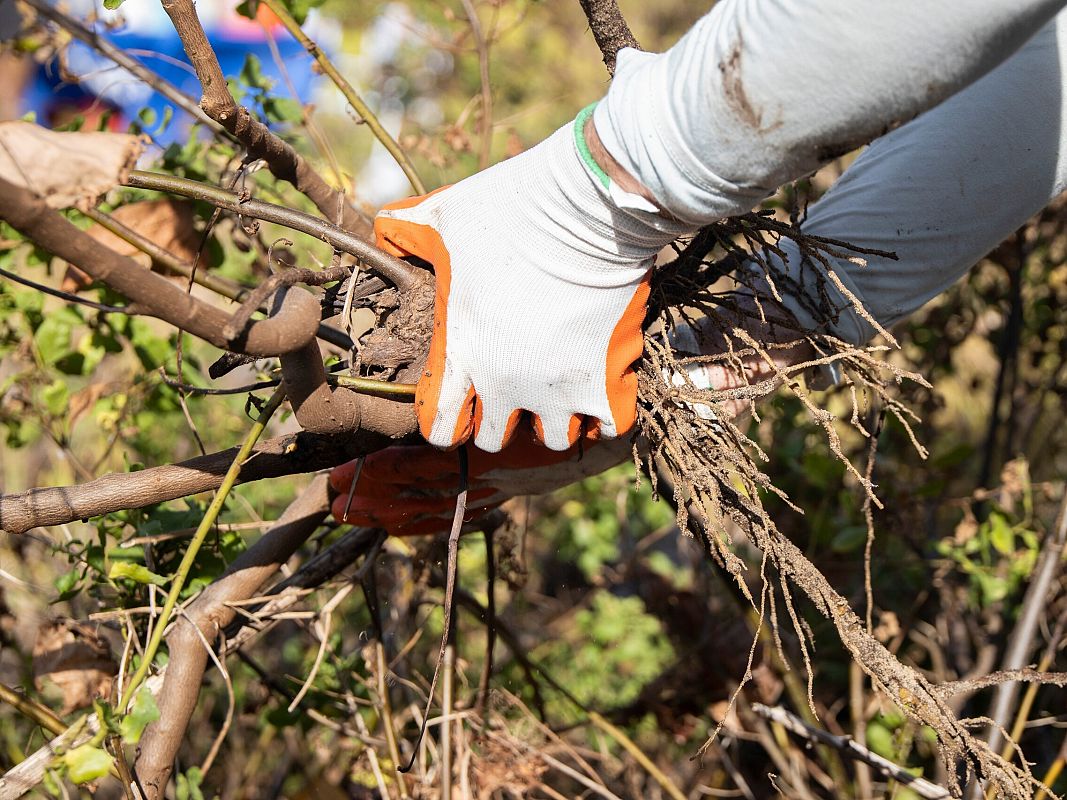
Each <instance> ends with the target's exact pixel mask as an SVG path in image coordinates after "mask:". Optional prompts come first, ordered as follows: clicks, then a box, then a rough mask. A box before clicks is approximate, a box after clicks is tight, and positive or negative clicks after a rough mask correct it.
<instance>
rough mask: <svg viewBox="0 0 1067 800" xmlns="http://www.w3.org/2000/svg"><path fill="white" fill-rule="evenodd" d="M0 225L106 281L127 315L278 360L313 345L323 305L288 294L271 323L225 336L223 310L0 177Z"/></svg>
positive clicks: (304, 296)
mask: <svg viewBox="0 0 1067 800" xmlns="http://www.w3.org/2000/svg"><path fill="white" fill-rule="evenodd" d="M0 219H3V220H6V221H7V222H8V223H10V224H11V226H12V227H14V228H15V229H16V230H18V231H19V232H20V233H22V234H23V235H25V236H26V237H27V238H29V239H31V240H32V241H33V242H35V243H36V244H38V245H40V246H41V247H43V248H44V249H45V250H47V251H48V252H49V253H52V254H53V255H56V256H59V257H60V258H62V259H64V260H66V261H68V262H70V263H71V264H74V265H75V266H77V267H79V268H80V269H82V270H84V271H85V272H86V273H88V274H89V275H91V276H92V277H94V278H96V279H97V280H100V281H103V282H104V283H106V284H107V285H108V286H110V287H111V288H113V289H114V290H115V291H117V292H119V293H120V294H123V295H125V296H126V297H128V298H129V299H130V300H131V301H132V302H133V307H132V308H130V309H129V313H141V314H147V315H149V316H153V317H158V318H159V319H162V320H165V321H167V322H169V323H171V324H173V325H175V326H177V327H179V328H181V329H182V330H186V331H189V332H190V333H192V334H193V335H194V336H198V337H200V338H201V339H204V340H205V341H208V342H210V343H211V344H213V345H215V346H216V347H220V348H222V349H225V350H235V351H237V352H243V353H248V354H250V355H263V356H274V355H279V354H281V353H287V352H292V351H294V350H299V349H301V348H302V347H304V346H305V345H307V344H308V343H309V342H312V341H313V340H314V337H315V334H316V333H317V331H318V327H319V319H320V312H319V303H318V300H316V299H315V297H314V296H313V295H311V294H310V293H309V292H306V291H304V290H302V289H290V290H289V291H288V292H287V293H286V294H285V296H284V298H283V299H282V300H281V302H280V303H279V304H278V307H277V310H276V313H275V315H274V316H273V317H271V318H269V319H265V320H258V321H255V322H253V323H251V324H250V325H249V326H248V327H247V328H246V329H245V331H244V332H243V333H242V335H241V338H240V340H239V341H232V342H231V341H229V340H227V339H226V337H225V336H224V334H223V331H224V330H225V328H226V323H227V321H228V320H229V318H230V315H229V314H227V313H226V312H225V311H223V310H222V309H220V308H216V307H215V306H212V305H210V304H208V303H206V302H204V301H203V300H200V299H198V298H195V297H193V296H192V295H190V294H187V293H185V292H183V291H182V290H181V289H180V288H179V287H177V286H175V285H174V284H173V283H172V282H171V281H168V280H167V279H166V278H164V277H162V276H161V275H157V274H156V273H154V272H151V271H150V270H147V269H145V268H144V267H142V266H141V265H140V264H138V263H137V262H136V261H134V260H133V259H131V258H128V257H127V256H123V255H120V254H119V253H116V252H115V251H114V250H111V249H110V248H108V247H106V246H104V245H103V244H101V243H100V242H98V241H96V240H95V239H94V238H92V237H91V236H89V235H88V234H87V233H84V232H83V231H81V230H79V229H78V228H77V227H75V226H74V225H73V224H71V223H70V222H69V221H67V219H66V218H65V217H63V216H62V215H61V214H59V213H58V212H56V211H53V210H52V209H50V208H49V207H48V205H47V203H46V202H45V201H44V200H43V199H41V198H39V197H37V196H36V195H35V194H34V193H33V192H32V191H30V190H29V189H25V188H22V187H19V186H16V185H15V184H13V183H11V182H10V181H7V180H5V179H4V178H2V177H0Z"/></svg>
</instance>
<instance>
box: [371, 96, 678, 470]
mask: <svg viewBox="0 0 1067 800" xmlns="http://www.w3.org/2000/svg"><path fill="white" fill-rule="evenodd" d="M589 113H591V109H586V111H584V112H582V114H580V115H579V117H578V119H576V120H575V122H574V123H572V124H569V125H566V126H564V127H563V128H561V129H559V130H558V131H556V132H555V133H554V134H552V136H550V137H549V138H548V139H546V140H545V141H543V142H541V144H539V145H537V146H536V147H534V148H532V149H531V150H528V151H526V152H525V153H522V154H521V155H518V156H516V157H514V158H511V159H509V160H507V161H504V162H501V163H499V164H497V165H495V166H493V167H491V168H489V169H487V170H485V171H484V172H481V173H479V174H477V175H474V176H472V177H470V178H468V179H466V180H464V181H462V182H460V183H458V184H456V185H455V186H452V187H448V188H445V189H442V190H439V191H437V192H434V193H432V194H430V195H427V196H425V197H418V198H411V199H408V200H405V201H402V202H400V203H396V204H393V205H391V206H387V207H386V208H385V209H384V210H383V211H382V212H381V213H380V214H379V215H378V218H377V219H376V220H375V224H374V230H375V234H376V236H377V240H378V244H379V246H380V247H383V248H384V249H386V250H388V251H390V252H392V253H394V254H396V255H400V256H405V255H414V256H418V257H420V258H422V259H425V260H426V261H428V262H430V263H431V264H432V265H433V267H434V271H435V273H436V277H437V299H436V305H435V309H434V332H433V339H432V341H431V345H430V355H429V359H428V361H427V363H426V368H425V371H424V372H423V375H422V377H421V379H420V380H419V383H418V390H417V393H416V400H415V402H416V411H417V414H418V418H419V425H420V428H421V430H422V433H423V435H424V436H425V437H426V438H427V439H428V440H429V441H430V443H432V444H434V445H437V446H439V447H451V446H454V445H457V444H459V443H460V442H463V441H465V440H466V439H468V438H469V437H470V436H471V434H472V433H473V434H474V436H475V444H476V445H477V446H478V447H479V448H481V449H483V450H487V451H490V452H496V451H498V450H500V449H501V447H502V446H503V445H505V444H506V443H507V442H508V440H509V439H510V438H511V435H512V433H513V432H514V430H515V427H516V425H517V424H518V422H519V420H520V419H521V418H522V413H523V412H529V413H530V414H532V415H533V420H532V421H533V426H534V429H535V430H536V431H537V434H538V436H539V437H540V438H541V439H542V440H543V441H544V443H545V444H546V445H547V446H548V447H550V448H552V449H553V450H563V449H566V448H567V447H568V446H570V445H572V444H574V443H575V442H576V441H577V439H578V437H579V435H580V434H581V433H582V431H583V430H584V431H585V432H586V434H588V435H591V436H601V437H604V438H613V437H615V436H618V435H620V434H622V433H625V432H626V431H627V430H629V428H630V427H631V426H632V425H633V423H634V419H635V416H636V410H635V409H636V398H637V380H636V376H635V375H634V374H633V371H632V369H631V366H632V364H633V362H634V361H635V360H636V359H637V358H639V357H640V355H641V352H642V331H641V327H642V323H643V321H644V316H645V304H646V300H647V297H648V279H649V275H650V271H651V268H652V263H653V260H654V257H655V255H656V253H657V252H659V250H660V249H661V248H663V247H664V246H665V245H667V244H668V243H669V242H671V241H672V240H673V239H674V238H675V237H677V236H678V235H679V234H680V233H682V232H683V231H685V230H686V229H687V228H686V226H683V225H681V224H680V223H677V222H674V221H669V220H667V219H666V218H664V217H661V216H659V215H658V214H656V213H655V207H654V206H652V205H651V204H649V203H648V202H647V201H645V200H643V199H641V198H637V197H634V196H633V195H627V194H626V193H624V192H622V191H620V190H619V189H618V187H616V186H615V185H614V184H612V183H611V182H610V181H609V180H608V179H607V176H606V175H604V174H603V172H602V171H601V170H600V169H599V167H597V166H596V164H595V162H594V161H593V160H592V158H591V156H589V152H588V148H587V147H586V145H585V141H584V138H583V137H582V134H581V131H582V125H583V124H584V121H585V118H586V117H587V116H588V114H589ZM626 206H629V207H626Z"/></svg>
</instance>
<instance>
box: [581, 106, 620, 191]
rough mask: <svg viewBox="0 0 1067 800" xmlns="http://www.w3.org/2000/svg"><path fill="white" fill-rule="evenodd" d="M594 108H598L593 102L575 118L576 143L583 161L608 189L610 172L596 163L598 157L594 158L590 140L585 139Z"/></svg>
mask: <svg viewBox="0 0 1067 800" xmlns="http://www.w3.org/2000/svg"><path fill="white" fill-rule="evenodd" d="M598 102H599V101H598ZM594 108H596V103H591V104H590V105H587V106H586V107H585V108H583V109H582V110H581V111H579V112H578V116H577V117H575V118H574V144H575V146H576V147H577V148H578V155H580V156H581V157H582V161H584V162H585V165H586V166H587V167H589V171H590V172H592V173H593V174H594V175H596V177H597V178H598V179H599V180H600V182H601V183H602V184H603V185H604V188H605V189H607V188H608V186H609V185H610V184H611V178H609V177H608V173H606V172H604V170H603V168H602V167H601V166H600V165H599V164H598V163H596V159H594V158H593V154H592V152H590V150H589V142H587V141H586V140H585V122H586V120H587V119H589V117H591V116H592V115H593V109H594Z"/></svg>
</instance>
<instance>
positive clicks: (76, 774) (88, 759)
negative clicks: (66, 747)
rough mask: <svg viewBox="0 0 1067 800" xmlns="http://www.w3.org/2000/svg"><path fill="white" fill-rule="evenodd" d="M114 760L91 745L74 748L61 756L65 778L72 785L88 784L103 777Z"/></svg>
mask: <svg viewBox="0 0 1067 800" xmlns="http://www.w3.org/2000/svg"><path fill="white" fill-rule="evenodd" d="M114 760H115V759H113V758H112V757H111V756H109V755H108V754H107V753H105V752H104V751H103V749H101V748H99V747H94V746H93V745H91V744H83V745H82V746H81V747H75V748H74V749H73V750H71V751H70V752H68V753H67V754H66V755H64V756H63V763H64V764H65V765H66V767H67V777H68V778H70V779H71V780H72V781H73V782H74V783H88V782H89V781H95V780H96V779H97V778H102V777H104V776H105V775H107V773H108V772H109V771H110V770H111V765H112V763H113V762H114Z"/></svg>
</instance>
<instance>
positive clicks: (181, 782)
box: [176, 767, 204, 800]
mask: <svg viewBox="0 0 1067 800" xmlns="http://www.w3.org/2000/svg"><path fill="white" fill-rule="evenodd" d="M203 781H204V775H203V773H202V772H201V771H200V767H189V769H187V770H186V771H185V772H180V773H178V776H177V779H176V782H177V797H178V800H204V793H203V792H202V791H201V789H200V784H202V783H203Z"/></svg>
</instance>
